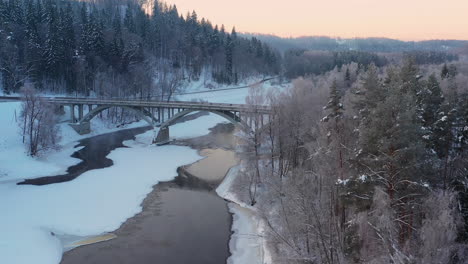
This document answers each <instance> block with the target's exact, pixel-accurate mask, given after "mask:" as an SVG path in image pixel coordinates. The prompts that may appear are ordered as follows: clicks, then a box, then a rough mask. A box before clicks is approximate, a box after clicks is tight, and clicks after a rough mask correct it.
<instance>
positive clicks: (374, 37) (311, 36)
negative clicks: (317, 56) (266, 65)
mask: <svg viewBox="0 0 468 264" xmlns="http://www.w3.org/2000/svg"><path fill="white" fill-rule="evenodd" d="M205 19H206V18H205ZM236 31H237V28H236ZM237 34H243V35H253V36H255V35H260V36H268V37H277V38H281V39H300V38H330V39H390V40H398V41H403V42H423V41H467V42H468V37H467V38H466V39H441V38H433V39H422V40H404V39H399V38H390V37H385V36H381V37H377V36H369V37H340V36H327V35H304V36H296V37H292V36H289V37H287V36H284V37H283V36H279V35H275V34H272V33H259V32H241V31H237Z"/></svg>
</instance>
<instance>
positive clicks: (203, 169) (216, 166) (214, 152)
mask: <svg viewBox="0 0 468 264" xmlns="http://www.w3.org/2000/svg"><path fill="white" fill-rule="evenodd" d="M200 154H201V155H202V156H205V157H206V158H204V159H202V160H200V161H198V162H196V163H194V164H192V165H190V166H188V167H187V168H186V169H187V172H189V173H190V174H192V175H195V176H196V177H198V178H200V179H203V180H205V181H209V182H216V183H219V181H221V180H222V179H223V178H224V175H225V174H226V172H227V171H228V170H229V168H231V167H233V166H234V165H236V164H237V163H238V162H239V160H238V159H237V157H236V154H235V153H234V152H233V151H228V150H224V149H204V150H201V151H200ZM220 177H221V178H220Z"/></svg>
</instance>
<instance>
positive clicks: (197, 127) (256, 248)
mask: <svg viewBox="0 0 468 264" xmlns="http://www.w3.org/2000/svg"><path fill="white" fill-rule="evenodd" d="M262 86H263V87H265V89H270V88H271V87H272V85H271V83H264V84H262ZM200 87H201V85H200V84H199V86H198V87H197V88H194V87H192V88H193V89H197V90H202V89H201V88H200ZM247 94H248V89H246V88H245V89H235V90H224V91H213V92H211V93H197V94H187V95H180V96H177V100H206V101H210V102H222V103H244V102H245V97H246V96H247ZM19 109H20V103H11V102H9V103H0V125H1V126H2V130H1V132H0V133H1V134H0V212H3V214H2V217H0V234H1V235H2V239H1V242H0V263H15V264H22V263H27V264H30V263H35V264H43V263H44V264H53V263H59V262H60V260H61V256H62V252H63V245H62V242H61V241H60V240H59V239H58V236H61V235H70V236H92V235H98V234H103V233H106V232H111V231H114V230H116V229H118V228H119V227H120V225H122V224H123V223H124V222H125V221H126V220H127V219H128V218H130V217H133V216H134V215H135V214H137V213H139V212H141V210H142V208H141V203H142V201H143V199H144V198H145V197H146V196H147V194H148V193H149V192H151V190H152V186H153V185H155V184H157V183H158V182H160V181H169V180H172V179H173V178H174V177H175V176H176V175H177V172H176V170H177V167H179V166H181V165H185V164H190V163H193V162H195V161H197V160H199V159H201V158H202V157H200V156H199V155H198V154H197V152H196V151H195V150H193V149H190V148H188V147H180V146H160V147H156V146H150V145H148V143H149V142H151V140H152V139H153V137H154V134H153V133H154V131H148V132H146V133H144V134H142V135H139V136H137V137H136V139H135V140H132V141H126V142H124V145H126V146H128V148H119V149H116V150H114V151H112V152H111V153H110V154H109V155H108V158H109V159H112V160H113V162H114V166H111V167H108V168H104V169H97V170H91V171H88V172H86V173H83V174H82V175H81V176H80V177H78V178H76V179H75V180H73V181H70V182H64V183H58V184H52V185H46V186H29V185H17V184H16V183H17V182H18V181H20V180H21V179H24V178H34V177H40V176H50V175H57V174H60V173H63V172H64V171H65V170H66V168H67V167H69V166H71V165H73V164H76V163H77V162H79V160H78V159H74V158H71V157H70V155H71V154H72V153H73V152H74V151H76V150H77V149H76V148H75V147H74V146H75V145H76V141H77V140H79V139H82V138H85V137H89V136H93V135H96V134H101V133H104V132H111V131H114V130H117V129H118V128H111V127H108V126H106V125H105V124H104V123H102V122H100V121H99V119H93V120H92V121H91V122H92V123H91V130H92V133H91V134H89V135H86V136H80V135H78V134H76V133H75V131H74V130H73V129H72V128H70V127H69V126H68V124H67V123H66V122H64V123H62V124H61V125H60V126H61V136H62V138H61V141H60V149H58V150H51V151H48V152H47V153H45V154H44V155H43V156H42V157H39V158H31V157H28V156H27V155H26V152H25V148H24V145H23V143H22V139H21V136H20V131H19V128H18V124H17V121H16V120H15V113H16V116H18V114H19ZM66 109H67V108H66ZM68 116H69V113H67V114H66V115H64V118H66V117H68ZM63 121H65V120H63ZM220 122H226V120H225V119H224V118H222V117H220V116H217V115H214V114H210V115H206V116H202V117H199V118H197V119H195V120H193V121H188V122H184V123H179V124H175V125H173V126H171V127H170V134H171V137H172V138H187V137H196V136H202V135H205V134H207V133H208V132H209V128H210V127H213V126H214V125H216V124H217V123H220ZM144 125H146V124H145V123H144V122H137V123H134V124H131V125H130V126H129V127H137V126H144ZM229 175H230V176H229V177H226V180H225V181H223V183H222V184H221V185H220V186H219V188H218V190H217V192H218V193H219V194H220V196H222V197H224V198H225V199H229V200H231V201H233V202H236V203H237V204H234V203H232V204H230V205H229V210H230V211H231V212H232V213H233V214H234V219H233V227H232V230H233V232H234V235H233V238H232V240H231V242H230V249H231V252H232V256H231V257H230V258H229V259H228V263H232V264H237V263H252V264H255V263H259V264H260V263H265V262H264V261H265V260H267V259H268V256H269V254H268V251H267V250H266V249H265V247H264V246H263V245H264V240H263V238H262V236H261V234H262V233H263V230H262V226H263V223H262V221H261V219H260V218H259V217H258V216H257V214H256V212H255V209H254V208H251V207H249V206H248V205H246V204H242V203H241V202H239V201H238V200H237V199H236V197H235V195H234V193H232V192H231V191H230V185H231V184H232V178H233V177H235V175H236V169H235V168H233V169H232V170H231V171H230V173H229ZM223 188H224V189H223ZM223 190H224V191H223ZM266 262H267V263H268V261H266Z"/></svg>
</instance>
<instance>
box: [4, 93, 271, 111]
mask: <svg viewBox="0 0 468 264" xmlns="http://www.w3.org/2000/svg"><path fill="white" fill-rule="evenodd" d="M41 98H43V99H44V100H46V101H48V102H50V103H57V104H85V105H87V104H90V105H91V104H92V105H115V106H118V105H130V106H139V107H153V108H154V107H166V108H184V109H206V110H225V111H237V112H258V113H269V112H270V111H271V108H270V107H269V106H265V105H261V106H249V105H245V104H229V103H211V102H192V101H169V102H167V101H153V100H150V101H147V100H139V99H126V98H125V99H111V100H108V99H99V98H76V97H47V96H44V97H41ZM0 100H3V101H19V100H21V97H18V96H16V97H15V96H0Z"/></svg>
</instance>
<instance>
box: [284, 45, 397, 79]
mask: <svg viewBox="0 0 468 264" xmlns="http://www.w3.org/2000/svg"><path fill="white" fill-rule="evenodd" d="M352 62H355V63H357V64H358V65H359V67H362V68H367V66H368V65H370V64H371V63H373V64H375V65H377V66H378V67H381V66H384V65H386V64H387V63H388V60H387V59H386V58H385V57H383V56H379V55H377V54H375V53H369V52H363V51H339V52H326V51H307V50H290V51H287V52H286V53H285V55H284V68H285V76H286V77H287V78H290V79H294V78H297V77H299V76H307V75H312V74H314V75H319V74H323V73H325V72H327V71H331V70H333V69H334V68H335V67H338V68H341V67H342V66H343V65H345V64H350V63H352Z"/></svg>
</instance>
